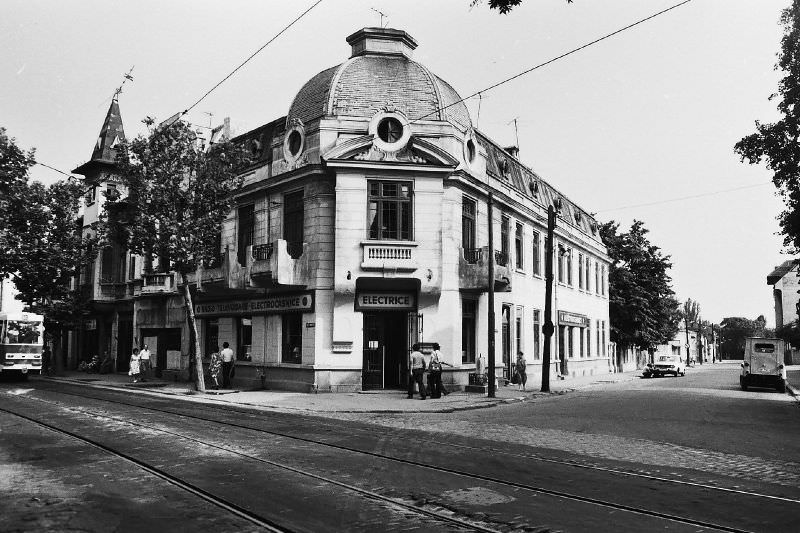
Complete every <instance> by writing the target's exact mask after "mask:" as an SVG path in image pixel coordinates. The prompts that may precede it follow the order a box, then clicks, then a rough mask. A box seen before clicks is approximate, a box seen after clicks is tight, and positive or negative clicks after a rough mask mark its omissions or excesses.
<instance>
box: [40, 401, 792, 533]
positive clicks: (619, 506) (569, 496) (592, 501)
mask: <svg viewBox="0 0 800 533" xmlns="http://www.w3.org/2000/svg"><path fill="white" fill-rule="evenodd" d="M48 392H56V393H57V394H63V395H67V396H77V397H80V398H84V399H86V398H90V399H93V400H96V401H100V402H106V403H110V404H117V405H121V406H125V407H130V408H135V409H147V410H149V411H152V412H156V413H161V414H166V415H169V416H180V417H183V418H187V419H193V420H196V421H200V422H205V423H213V424H219V425H221V426H227V427H231V428H237V429H244V430H247V431H254V432H257V433H263V434H267V435H271V436H274V437H280V438H286V439H293V440H295V441H299V442H303V443H306V444H311V445H316V446H324V447H328V448H331V449H336V450H339V451H343V452H347V453H355V454H361V455H365V456H370V457H374V458H378V459H381V460H386V461H392V462H395V463H400V464H404V465H407V466H412V467H415V468H422V469H426V470H427V471H429V472H433V473H439V474H448V475H454V476H459V477H462V478H466V479H469V480H472V481H481V482H486V483H497V484H500V485H503V486H506V487H512V488H514V489H520V490H524V491H529V492H533V493H537V494H544V495H548V496H552V497H556V498H561V499H566V500H571V501H576V502H581V503H584V504H589V505H594V506H600V507H605V508H610V509H614V510H620V511H625V512H628V513H634V514H638V515H644V516H649V517H653V518H659V519H663V520H669V521H673V522H677V523H681V524H686V525H691V526H696V527H703V528H707V529H709V530H715V531H729V532H736V533H739V532H745V531H747V530H745V529H740V528H737V527H732V526H729V525H725V524H717V523H714V522H710V521H708V520H699V519H693V518H689V517H686V516H678V515H676V514H672V513H668V512H662V511H657V510H653V509H648V508H644V507H640V506H635V505H627V504H624V503H619V502H612V501H607V500H603V499H599V498H593V497H588V496H584V495H580V494H575V493H570V492H566V491H561V490H553V489H549V488H547V487H543V486H536V485H532V484H530V483H521V482H515V481H510V480H507V479H501V478H498V477H497V476H491V475H483V474H479V473H475V472H468V471H464V470H461V469H458V468H449V467H445V466H442V465H432V464H429V463H424V462H420V461H416V460H411V459H404V458H401V457H394V456H391V455H386V454H384V453H377V452H373V451H367V450H363V449H358V448H352V447H348V446H343V445H340V444H334V443H331V442H326V441H324V440H319V439H312V438H308V437H303V436H298V435H293V434H291V433H287V432H282V431H274V430H269V429H264V428H259V427H254V426H252V425H247V424H241V423H236V422H230V421H227V420H219V419H216V418H209V417H204V416H199V415H197V414H189V413H185V412H180V411H175V410H171V409H162V408H159V407H154V406H149V405H142V404H134V403H128V402H125V401H120V400H115V399H111V398H103V397H96V396H93V395H89V396H87V395H86V394H75V393H70V392H66V391H52V390H48ZM39 401H45V402H48V400H42V399H39ZM48 403H55V402H48ZM70 409H78V410H83V412H84V413H85V414H87V415H91V416H100V417H107V418H112V417H110V416H109V415H107V414H102V413H97V412H92V411H90V410H87V409H83V408H75V407H70ZM237 412H243V413H248V414H250V415H254V413H252V412H251V411H247V410H242V411H237ZM227 414H229V412H228V413H227ZM118 421H123V420H118ZM124 421H125V422H129V423H130V421H129V420H124ZM314 422H315V424H316V423H317V422H318V421H317V420H316V419H315V420H314ZM151 429H152V428H151ZM158 431H164V432H166V431H165V430H161V429H159V430H158ZM167 433H172V432H167ZM172 436H174V437H177V438H184V439H191V440H193V441H195V442H196V443H198V444H203V445H206V446H215V447H219V446H217V445H215V444H213V443H208V442H205V441H203V440H201V439H195V438H193V437H189V436H186V435H182V434H179V433H172ZM440 444H441V445H444V446H450V447H455V448H462V449H469V450H471V451H476V450H477V451H485V450H483V449H480V448H476V447H469V446H463V445H459V444H454V443H449V442H440ZM225 451H227V452H230V453H236V454H237V455H239V456H241V457H243V458H244V457H247V458H248V459H255V460H258V461H262V462H266V463H268V464H270V465H271V466H274V467H279V468H287V469H294V470H296V471H297V473H301V474H303V475H307V476H310V477H313V478H315V479H318V480H319V481H324V482H328V483H333V484H335V485H338V486H342V487H343V488H347V489H348V490H353V491H355V492H358V493H359V494H362V495H363V496H364V497H370V498H377V499H381V500H383V501H386V502H387V503H392V504H396V505H401V506H406V507H407V508H408V509H411V510H413V511H414V512H420V511H421V509H420V508H419V507H418V506H416V505H412V506H408V505H407V504H405V503H404V502H398V501H397V500H395V499H391V498H389V499H386V497H385V496H383V495H380V494H377V493H374V492H372V491H368V490H365V489H363V488H360V487H355V486H353V485H351V484H346V483H341V482H339V481H337V480H333V479H330V478H327V477H325V476H319V475H318V474H314V473H311V472H306V471H302V470H300V469H295V468H294V467H291V466H289V465H285V464H282V463H278V462H274V461H268V460H264V459H262V458H257V457H254V456H251V455H249V454H244V453H241V452H238V451H236V450H230V449H226V450H225ZM492 452H493V453H505V454H506V455H513V456H516V457H523V458H525V459H529V460H537V461H547V462H555V463H557V464H560V465H564V466H569V467H572V468H579V469H591V470H598V471H602V472H605V473H608V474H611V475H619V476H635V477H639V478H644V479H647V480H650V481H654V482H658V483H677V484H680V485H690V486H693V487H695V488H700V489H703V490H709V491H719V492H729V493H730V492H733V493H736V494H738V495H740V496H747V497H755V498H767V499H772V500H780V501H784V502H787V503H790V504H796V503H800V501H799V500H795V499H792V498H784V497H779V496H773V495H768V494H759V493H754V492H748V491H735V490H732V489H727V488H721V487H715V486H712V485H702V484H696V483H691V482H687V481H683V480H672V479H668V478H661V477H658V476H646V475H642V474H632V473H629V472H625V471H620V470H616V469H608V468H600V467H595V466H588V465H581V464H576V463H572V462H569V461H557V460H548V459H544V458H541V457H537V456H529V455H523V454H514V453H510V452H502V451H500V450H492ZM433 515H434V516H436V518H439V516H437V515H436V513H433ZM428 516H431V515H430V514H428ZM447 518H449V517H447ZM450 521H451V522H452V520H450ZM455 523H457V522H455ZM459 525H460V526H461V527H465V528H469V529H473V530H480V531H484V530H485V531H491V530H492V529H489V528H487V529H480V528H476V524H474V523H466V524H464V523H462V524H459Z"/></svg>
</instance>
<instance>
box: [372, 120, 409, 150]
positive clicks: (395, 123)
mask: <svg viewBox="0 0 800 533" xmlns="http://www.w3.org/2000/svg"><path fill="white" fill-rule="evenodd" d="M378 137H379V138H380V139H381V140H382V141H383V142H385V143H388V144H394V143H396V142H399V141H400V139H402V138H403V124H402V123H401V122H400V121H399V120H397V119H396V118H394V117H386V118H384V119H383V120H381V121H380V122H379V123H378Z"/></svg>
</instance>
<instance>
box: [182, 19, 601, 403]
mask: <svg viewBox="0 0 800 533" xmlns="http://www.w3.org/2000/svg"><path fill="white" fill-rule="evenodd" d="M347 42H348V43H349V44H350V45H351V46H352V55H351V57H350V58H349V59H347V60H346V61H345V62H344V63H342V64H340V65H337V66H334V67H332V68H329V69H326V70H323V71H322V72H320V73H319V74H317V75H315V76H314V77H312V78H311V79H310V80H309V81H308V82H307V83H306V84H305V85H304V86H303V87H302V88H301V89H300V91H299V92H298V93H297V95H296V97H295V98H294V101H293V102H292V104H291V107H290V108H289V112H288V115H287V116H286V117H281V118H279V119H278V120H275V121H273V122H271V123H269V124H266V125H264V126H261V127H259V128H257V129H255V130H253V131H251V132H248V133H246V134H244V135H241V136H239V137H237V138H236V139H234V140H235V142H240V143H245V145H246V146H248V147H249V148H250V150H251V151H252V153H253V155H254V156H255V157H256V159H257V161H256V163H255V164H254V165H253V166H252V167H251V168H249V169H247V170H246V171H245V172H244V177H245V181H244V185H243V187H242V188H241V189H240V190H239V191H237V193H236V201H237V207H236V209H235V211H234V212H232V213H231V214H230V216H229V217H228V218H227V220H226V221H225V222H224V225H223V228H222V234H221V238H220V252H221V257H220V260H219V261H218V265H219V266H217V267H216V268H208V269H204V270H201V271H198V272H197V273H196V275H194V276H192V278H191V280H190V281H191V282H192V283H193V284H195V286H196V288H197V305H196V312H197V317H198V318H199V329H200V333H199V334H200V338H201V345H202V347H203V350H204V354H206V355H207V354H208V353H210V352H211V351H212V350H213V349H214V347H215V346H216V345H218V344H219V345H221V344H222V342H224V341H227V342H229V343H230V345H231V346H232V347H233V348H234V349H235V350H236V354H237V359H238V363H237V371H236V385H237V386H243V387H247V386H257V385H259V381H260V382H261V383H263V384H265V385H266V386H268V387H271V388H278V389H289V390H301V391H309V390H318V391H332V392H336V391H355V390H361V389H369V388H387V389H388V388H401V387H404V386H405V385H406V383H407V379H408V378H407V374H408V362H407V361H408V356H409V353H410V347H411V345H412V344H413V343H414V342H418V341H419V342H427V343H431V342H438V343H440V344H441V346H442V352H443V353H444V357H445V361H446V362H447V363H448V364H450V365H452V367H445V372H444V380H445V382H446V383H450V384H451V385H450V386H451V387H452V386H456V388H458V387H461V386H464V385H466V384H467V383H468V380H469V374H471V373H475V372H476V367H479V366H480V365H481V361H480V359H481V358H482V362H483V366H484V367H485V362H486V359H487V353H488V332H487V324H488V307H487V306H488V298H487V291H488V288H489V283H493V284H494V287H495V290H496V291H497V293H496V298H495V302H496V308H495V312H496V317H497V319H496V331H495V335H496V346H497V349H496V363H497V375H498V376H506V377H507V376H509V374H510V372H511V365H512V364H513V362H514V360H515V358H516V356H515V354H516V352H517V350H522V351H523V352H525V354H526V359H527V362H528V367H529V368H528V375H529V381H531V382H532V385H533V386H535V380H536V379H540V377H541V371H542V370H541V351H542V346H543V336H542V329H543V325H544V317H543V309H544V294H545V282H544V271H545V270H544V261H545V260H546V259H545V254H544V241H545V237H546V225H547V207H548V205H550V204H552V203H553V202H556V199H560V203H561V215H560V218H559V221H558V224H557V226H558V227H557V229H556V240H557V244H556V250H557V253H556V254H554V255H555V256H556V257H555V263H554V273H555V278H556V279H555V289H554V295H555V297H554V314H553V322H554V324H555V325H556V334H555V335H554V340H553V343H554V344H553V346H554V350H553V361H554V362H553V364H552V366H551V371H552V372H553V374H554V375H555V374H559V373H561V374H566V375H589V374H598V373H606V372H609V371H610V369H612V365H611V363H610V360H609V355H608V352H609V350H608V344H609V336H608V327H609V326H608V297H607V294H608V284H607V265H608V257H607V255H606V250H605V247H604V246H603V244H602V242H601V240H600V237H599V234H598V231H597V223H596V222H595V221H594V220H593V218H592V217H591V216H590V215H589V214H588V213H587V212H586V211H584V210H583V209H581V208H579V207H578V206H576V205H574V204H572V203H571V202H570V201H569V200H568V199H567V198H566V197H564V196H563V195H562V194H561V193H559V192H558V191H557V190H555V189H554V188H553V187H552V186H550V185H549V184H547V183H546V182H544V181H543V180H542V179H541V178H540V177H539V176H538V175H536V174H535V173H534V172H533V171H532V170H530V169H529V168H527V167H525V166H524V165H522V164H521V163H520V162H519V160H518V159H517V158H516V157H515V156H516V151H515V150H514V149H503V148H502V147H500V146H498V145H497V144H496V143H494V142H493V141H491V140H490V139H489V138H488V137H486V136H485V135H483V134H482V133H481V132H479V131H478V130H476V129H475V128H473V126H472V122H471V120H470V116H469V113H468V111H467V108H466V106H465V105H464V103H462V102H460V101H459V100H460V97H459V95H458V93H457V92H456V91H455V90H454V89H453V87H451V86H450V85H449V84H448V83H447V82H445V81H444V80H442V79H441V78H439V77H437V76H436V75H435V74H433V73H432V72H430V71H429V70H428V69H427V68H425V67H424V66H423V65H421V64H419V63H417V62H415V61H413V60H412V53H413V50H414V49H415V48H416V46H417V42H416V41H415V40H414V39H413V38H412V37H411V36H410V35H409V34H407V33H406V32H404V31H400V30H395V29H389V28H364V29H362V30H359V31H357V32H356V33H354V34H352V35H350V36H349V37H348V38H347ZM490 195H491V196H492V199H493V215H494V216H493V221H492V222H493V223H492V225H493V231H494V235H493V237H494V249H495V256H496V265H497V267H496V269H495V273H494V279H491V280H490V279H488V278H489V264H488V259H489V257H488V253H489V247H488V243H489V233H488V231H489V220H488V210H489V206H488V201H489V197H490Z"/></svg>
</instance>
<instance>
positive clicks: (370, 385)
mask: <svg viewBox="0 0 800 533" xmlns="http://www.w3.org/2000/svg"><path fill="white" fill-rule="evenodd" d="M381 281H382V280H381ZM381 281H378V282H376V280H372V279H369V278H367V279H359V280H358V282H357V284H356V285H357V292H356V298H355V310H356V312H360V313H361V314H362V315H363V320H364V328H363V335H364V339H363V340H364V343H363V362H362V372H361V387H362V389H364V390H369V389H398V388H405V387H406V386H407V385H408V356H409V353H410V348H411V345H412V344H413V343H415V342H417V341H418V340H419V335H420V331H421V324H420V322H421V317H420V316H419V315H418V314H417V305H418V291H417V285H416V284H414V283H413V282H414V281H415V280H397V281H396V282H394V283H392V282H388V281H383V282H381ZM409 282H410V283H409Z"/></svg>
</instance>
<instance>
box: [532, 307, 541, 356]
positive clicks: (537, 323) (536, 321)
mask: <svg viewBox="0 0 800 533" xmlns="http://www.w3.org/2000/svg"><path fill="white" fill-rule="evenodd" d="M541 320H542V319H541V311H539V310H538V309H534V310H533V358H534V359H539V357H540V349H539V343H540V337H541V334H542V323H541Z"/></svg>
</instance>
